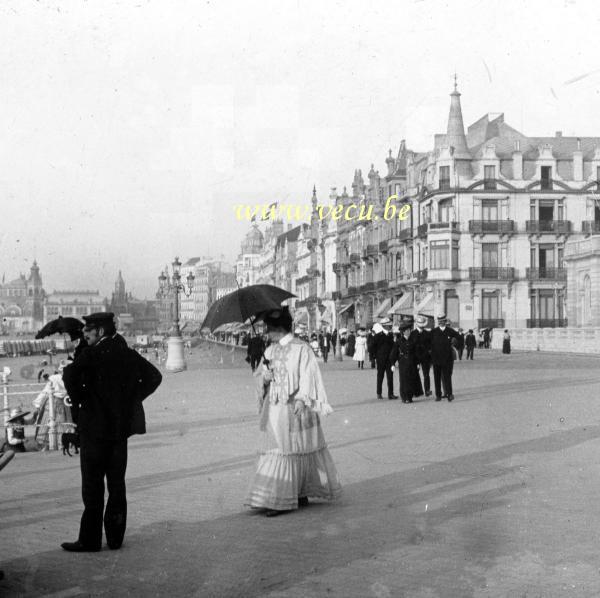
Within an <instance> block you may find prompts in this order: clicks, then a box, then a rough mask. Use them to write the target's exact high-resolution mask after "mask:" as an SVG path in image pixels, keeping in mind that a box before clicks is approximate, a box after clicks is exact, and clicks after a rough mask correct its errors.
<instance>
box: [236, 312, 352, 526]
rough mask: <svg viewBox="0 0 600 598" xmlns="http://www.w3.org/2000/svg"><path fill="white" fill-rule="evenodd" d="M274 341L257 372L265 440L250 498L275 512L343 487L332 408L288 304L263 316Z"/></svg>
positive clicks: (255, 505) (330, 495)
mask: <svg viewBox="0 0 600 598" xmlns="http://www.w3.org/2000/svg"><path fill="white" fill-rule="evenodd" d="M262 319H263V320H264V322H265V324H266V326H267V331H268V334H269V338H270V339H271V344H270V345H269V347H267V349H266V350H265V354H264V357H263V360H262V362H261V365H260V366H259V367H258V368H257V370H256V372H255V377H256V382H257V391H258V398H259V412H260V433H261V440H262V446H261V447H260V455H259V460H258V467H257V470H256V474H255V476H254V479H253V481H252V484H251V487H250V492H249V495H248V498H247V501H246V504H248V505H249V506H250V507H252V508H255V509H265V510H266V516H267V517H273V516H276V515H280V514H282V513H286V512H289V511H292V510H295V509H297V508H298V507H299V506H305V505H307V504H308V498H309V497H315V498H324V499H334V498H337V497H338V496H339V494H340V493H341V486H340V482H339V478H338V473H337V470H336V468H335V465H334V463H333V459H332V458H331V455H330V453H329V450H328V449H327V445H326V443H325V437H324V435H323V430H322V428H321V423H320V419H319V417H320V416H321V415H327V414H328V413H331V411H332V409H331V406H330V405H329V402H328V400H327V394H326V392H325V388H324V386H323V380H322V378H321V372H320V370H319V366H318V364H317V360H316V358H315V356H314V354H313V352H312V350H311V348H310V346H308V345H307V344H306V343H304V342H303V341H301V340H299V339H297V338H294V335H293V334H292V332H291V331H292V317H291V315H290V312H289V309H288V308H287V307H282V308H279V309H276V310H271V311H269V312H267V313H266V314H265V315H263V316H262Z"/></svg>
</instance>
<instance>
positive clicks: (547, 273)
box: [525, 267, 567, 280]
mask: <svg viewBox="0 0 600 598" xmlns="http://www.w3.org/2000/svg"><path fill="white" fill-rule="evenodd" d="M525 272H526V274H525V276H526V278H527V280H548V279H549V280H567V269H566V268H554V267H552V268H527V269H526V271H525Z"/></svg>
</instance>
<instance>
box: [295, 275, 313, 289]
mask: <svg viewBox="0 0 600 598" xmlns="http://www.w3.org/2000/svg"><path fill="white" fill-rule="evenodd" d="M310 279H311V277H310V276H300V278H296V287H299V286H300V285H303V284H306V283H307V282H309V281H310Z"/></svg>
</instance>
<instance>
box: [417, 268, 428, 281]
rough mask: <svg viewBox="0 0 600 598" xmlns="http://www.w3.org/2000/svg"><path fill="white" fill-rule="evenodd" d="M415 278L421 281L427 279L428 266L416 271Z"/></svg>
mask: <svg viewBox="0 0 600 598" xmlns="http://www.w3.org/2000/svg"><path fill="white" fill-rule="evenodd" d="M415 278H416V279H417V280H419V281H421V280H427V268H425V269H424V270H418V271H417V272H416V273H415Z"/></svg>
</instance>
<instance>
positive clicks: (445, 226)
mask: <svg viewBox="0 0 600 598" xmlns="http://www.w3.org/2000/svg"><path fill="white" fill-rule="evenodd" d="M459 229H460V222H453V221H448V222H430V223H429V232H432V231H434V230H435V231H437V230H441V231H446V230H459Z"/></svg>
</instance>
